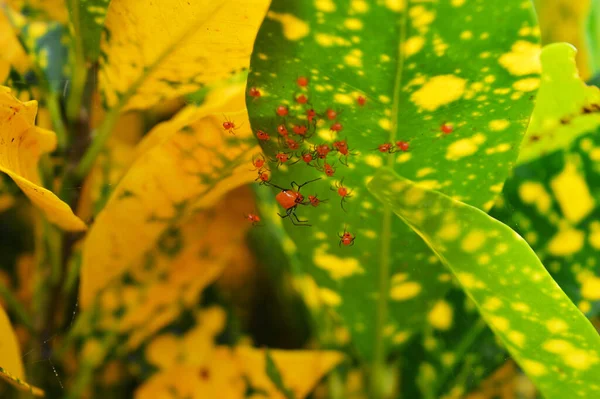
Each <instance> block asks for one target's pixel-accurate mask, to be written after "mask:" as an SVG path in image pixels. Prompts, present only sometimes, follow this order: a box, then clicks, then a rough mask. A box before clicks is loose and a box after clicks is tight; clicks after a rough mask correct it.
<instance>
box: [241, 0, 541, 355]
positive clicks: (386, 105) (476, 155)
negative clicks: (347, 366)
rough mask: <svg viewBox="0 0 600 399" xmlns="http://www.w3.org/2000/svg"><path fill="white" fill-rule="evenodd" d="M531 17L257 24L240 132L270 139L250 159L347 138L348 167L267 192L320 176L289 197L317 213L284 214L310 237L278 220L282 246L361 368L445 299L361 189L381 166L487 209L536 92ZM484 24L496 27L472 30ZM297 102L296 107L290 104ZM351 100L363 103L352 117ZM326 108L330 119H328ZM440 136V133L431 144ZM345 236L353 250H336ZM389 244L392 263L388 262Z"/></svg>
mask: <svg viewBox="0 0 600 399" xmlns="http://www.w3.org/2000/svg"><path fill="white" fill-rule="evenodd" d="M531 11H532V10H531V9H530V8H528V7H527V6H523V4H522V3H521V2H518V1H511V2H508V3H507V4H506V6H505V7H504V8H502V10H500V8H498V7H497V6H496V5H495V4H492V3H489V4H488V3H486V4H484V5H476V4H474V3H470V2H462V1H442V2H436V3H429V2H428V3H421V2H413V1H406V2H394V1H387V2H379V3H377V4H373V3H370V2H365V1H351V2H347V1H315V2H300V3H299V2H288V1H274V3H273V5H272V7H271V9H270V11H269V13H268V14H267V19H266V20H265V22H264V24H263V26H262V27H261V30H260V32H259V35H258V38H257V42H256V45H255V52H254V54H253V59H252V63H251V69H252V70H251V73H250V76H249V85H250V86H252V87H255V88H256V89H257V90H258V93H260V97H257V96H256V92H255V91H253V92H252V94H253V96H250V95H249V96H248V97H247V104H248V108H249V112H250V115H251V121H252V126H253V128H254V129H255V130H258V129H260V130H263V131H266V132H267V133H269V134H270V137H271V140H270V141H268V142H264V146H263V147H264V150H265V152H266V153H267V154H268V155H270V156H271V157H273V156H274V155H275V153H276V152H277V151H284V152H290V153H292V158H293V160H294V161H295V160H296V158H295V156H294V155H293V153H299V152H300V150H302V149H304V150H307V149H309V148H310V146H311V145H317V144H321V143H329V144H330V145H331V144H332V142H333V141H334V140H342V139H347V142H348V147H349V148H350V149H351V150H352V151H351V154H350V155H349V156H348V158H347V161H348V164H349V165H348V166H345V165H344V164H343V162H344V161H345V160H344V157H342V159H340V160H338V158H340V154H337V153H336V152H335V150H334V151H333V152H331V153H330V154H329V155H328V157H327V163H328V164H329V165H333V168H334V169H337V170H336V171H335V172H334V176H333V177H332V178H327V177H326V176H325V175H324V174H323V173H319V172H317V171H316V170H315V168H310V167H308V166H306V164H305V163H304V162H303V161H300V162H298V163H297V164H295V165H293V166H289V167H281V168H275V165H272V169H273V174H272V179H273V182H274V183H275V184H277V185H279V186H281V187H284V188H285V187H289V185H290V182H291V181H296V182H298V183H302V182H305V181H307V180H309V179H313V178H316V177H318V176H320V177H322V180H321V181H318V182H316V183H311V184H310V185H309V186H306V187H305V188H303V189H302V190H303V191H305V193H304V194H305V195H308V194H311V195H314V194H318V196H319V198H322V199H328V200H329V202H327V203H322V204H321V205H319V207H317V208H313V207H301V209H299V210H298V213H299V214H300V216H301V218H303V219H308V220H309V221H310V223H311V224H312V225H313V227H312V228H306V227H302V228H296V227H295V226H292V225H291V224H290V223H287V221H286V223H287V225H286V226H289V227H286V229H287V230H288V233H289V235H290V237H291V239H292V241H293V242H294V243H295V245H289V246H288V247H289V249H290V252H295V253H296V254H297V255H298V257H299V258H300V260H301V264H302V266H303V267H304V270H305V272H306V273H308V274H310V278H311V279H314V281H315V282H316V286H317V287H319V288H323V289H326V290H327V292H329V293H330V296H329V299H330V300H329V302H330V303H332V304H334V305H333V306H332V308H334V309H335V311H336V312H337V313H339V314H340V315H341V317H342V318H343V319H344V321H345V323H346V326H347V327H348V328H349V329H350V330H351V331H352V336H353V338H354V341H355V343H356V344H357V346H358V348H359V351H360V353H361V354H363V355H365V356H371V355H372V353H373V350H374V349H373V343H374V342H377V340H376V339H375V338H374V337H375V334H376V333H375V331H376V330H378V331H379V335H385V340H386V341H387V343H386V344H391V345H397V344H402V343H404V342H406V340H407V339H408V337H409V336H410V335H411V334H412V333H413V332H415V331H416V330H418V329H419V328H420V327H421V326H422V325H423V323H424V322H425V320H424V319H425V314H426V313H427V310H428V309H429V308H430V307H431V306H432V305H433V303H434V302H435V301H436V300H437V299H439V298H440V297H441V296H442V295H443V293H444V291H445V289H446V288H447V287H448V286H449V284H448V280H444V279H443V277H440V273H442V269H441V265H440V264H439V263H438V261H437V258H436V257H435V256H434V255H433V254H432V253H431V251H430V250H429V249H427V247H426V246H425V245H424V244H423V243H421V242H420V240H419V239H418V237H417V236H416V235H415V234H414V233H412V232H411V231H410V229H408V228H406V226H404V225H403V224H402V223H401V222H399V221H397V220H396V219H393V218H392V216H391V212H389V211H386V210H385V209H382V208H381V207H378V206H377V205H376V202H375V200H374V198H373V197H371V196H370V195H369V194H368V192H367V191H366V188H365V185H364V184H365V180H366V179H367V178H368V176H370V175H372V173H373V172H374V171H375V170H376V169H378V168H379V167H381V166H382V165H388V166H393V167H395V168H397V169H401V170H402V171H403V174H405V175H406V176H409V177H410V178H412V179H415V180H417V181H421V182H422V183H423V184H427V185H428V186H429V187H432V188H437V189H440V190H442V191H443V192H445V193H447V194H448V195H451V196H453V197H455V198H460V199H461V200H464V201H466V202H468V203H470V204H473V205H475V206H477V207H480V208H486V209H487V208H489V207H491V205H492V203H493V201H492V200H493V198H494V197H495V196H496V195H497V194H498V193H499V192H500V190H501V184H502V182H503V181H504V179H505V178H506V176H507V174H508V170H509V168H510V165H511V163H512V162H513V161H514V159H515V158H516V154H517V150H518V144H519V143H520V140H521V138H522V135H523V133H524V130H525V125H526V123H527V121H528V117H529V114H530V112H531V109H532V106H533V105H532V99H533V95H534V94H535V89H536V87H537V84H538V83H539V79H538V72H539V60H538V58H537V57H538V54H539V48H538V47H537V44H536V43H537V34H538V32H537V27H536V26H535V25H534V22H533V18H532V14H531ZM500 15H501V18H500ZM490 19H497V21H498V23H495V24H489V23H486V22H485V21H489V20H490ZM520 28H523V29H520ZM399 49H400V51H399ZM300 76H303V77H306V78H307V80H308V85H307V86H306V88H303V87H299V86H298V85H297V84H296V81H297V78H298V77H300ZM300 94H303V95H304V96H305V97H306V98H307V100H308V102H307V103H306V104H305V105H302V104H301V103H299V102H298V101H297V98H298V96H300ZM359 97H363V99H366V103H365V104H364V105H362V106H361V105H360V104H358V100H359ZM361 101H362V100H361ZM279 105H283V106H286V107H287V108H288V112H289V113H288V115H287V116H285V117H280V116H278V114H277V113H276V109H277V107H278V106H279ZM311 108H312V109H314V110H315V111H316V113H317V114H318V115H317V116H316V117H315V118H316V119H318V120H319V121H318V122H317V124H316V128H315V130H316V132H315V134H314V135H313V137H312V138H311V139H308V140H307V141H306V142H305V143H303V144H302V146H301V148H300V149H299V150H298V151H290V149H289V148H288V146H286V142H285V140H284V139H279V140H278V137H279V134H278V133H277V127H278V125H279V124H282V123H283V124H285V125H286V128H287V130H288V131H289V135H290V136H289V137H290V138H293V139H294V140H295V141H300V140H301V138H300V137H299V136H294V135H293V133H292V132H293V125H306V124H308V122H307V116H306V112H307V111H308V110H309V109H311ZM327 109H332V110H333V111H336V113H337V117H336V118H334V119H333V120H330V119H328V117H327V116H326V115H325V112H326V110H327ZM336 121H337V122H339V123H340V124H341V125H342V129H343V130H341V131H340V132H339V133H337V134H335V133H333V132H332V131H331V130H330V128H331V127H332V125H333V124H334V122H336ZM444 123H447V124H448V126H451V127H452V132H451V133H450V134H444V133H443V132H442V131H441V125H442V124H444ZM336 128H337V127H336ZM312 130H313V128H312V126H311V127H310V133H312ZM399 140H402V141H405V142H407V143H408V144H409V149H408V150H407V151H405V152H403V151H398V152H396V153H393V154H388V153H380V152H378V151H377V147H378V146H379V145H381V144H384V143H390V144H391V145H392V146H394V148H396V147H395V146H396V142H397V141H399ZM292 145H293V144H292ZM323 163H324V161H320V167H321V168H323V167H324V165H323ZM334 163H335V164H334ZM312 164H313V165H315V163H314V162H313V163H312ZM342 178H343V179H344V185H345V186H346V187H348V188H349V189H350V190H352V197H350V198H349V199H348V201H347V202H346V204H345V208H346V210H347V212H343V211H342V209H340V197H339V196H338V193H337V192H335V191H334V192H332V191H330V188H331V187H332V186H334V185H335V184H337V183H339V182H340V181H341V179H342ZM265 189H266V190H270V189H269V188H265ZM273 194H275V192H273ZM273 213H275V210H274V209H273ZM345 227H346V228H347V229H348V230H349V231H350V232H351V233H352V234H356V236H357V239H356V241H355V245H354V246H352V247H344V248H340V247H339V246H338V241H339V238H338V235H339V234H341V233H342V231H343V230H344V228H345ZM393 242H399V243H401V244H399V245H401V247H403V248H406V250H404V251H396V252H391V251H390V248H391V246H392V245H393V244H392V243H393ZM381 273H382V274H383V276H384V277H382V278H380V274H381ZM388 275H389V276H391V284H392V286H391V287H388ZM299 277H302V276H299ZM382 291H383V292H388V291H390V295H391V304H390V311H389V316H390V317H389V318H388V317H387V316H388V315H387V314H386V311H385V309H386V307H385V303H383V304H382V305H380V306H379V307H377V298H378V297H379V296H380V295H386V294H384V293H382ZM380 302H385V301H380ZM377 308H378V309H380V311H379V312H377V311H376V309H377ZM376 315H378V316H376ZM377 318H378V321H376V319H377ZM384 330H385V334H383V331H384Z"/></svg>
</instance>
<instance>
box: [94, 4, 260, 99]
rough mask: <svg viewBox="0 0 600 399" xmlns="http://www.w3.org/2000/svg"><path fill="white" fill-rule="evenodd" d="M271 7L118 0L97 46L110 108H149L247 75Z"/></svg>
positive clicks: (103, 83) (113, 5) (111, 8)
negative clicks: (241, 73) (237, 75)
mask: <svg viewBox="0 0 600 399" xmlns="http://www.w3.org/2000/svg"><path fill="white" fill-rule="evenodd" d="M268 4H269V0H252V1H242V0H219V1H212V0H190V1H186V2H175V3H173V2H172V1H170V0H157V1H153V2H152V3H150V4H148V3H144V2H139V1H137V0H113V1H112V2H111V4H110V7H109V9H108V14H107V15H106V22H105V29H106V30H105V33H104V34H103V35H102V43H101V46H100V51H101V57H100V71H99V76H98V78H99V84H100V87H101V89H102V93H103V94H104V99H105V103H106V105H107V107H108V108H113V107H125V108H127V109H131V108H148V107H150V106H152V105H155V104H157V103H158V102H160V101H162V100H165V99H169V98H173V97H177V96H181V95H183V94H187V93H191V92H194V91H197V90H198V89H199V88H201V87H202V86H204V85H207V84H210V83H214V82H217V81H219V80H221V79H224V78H227V77H229V76H230V75H231V74H233V73H235V72H238V71H240V70H242V69H245V68H247V67H248V63H249V57H250V53H251V52H252V44H253V42H254V38H255V36H256V32H257V30H258V27H259V25H260V22H261V21H262V18H263V17H264V13H265V12H266V9H267V7H268Z"/></svg>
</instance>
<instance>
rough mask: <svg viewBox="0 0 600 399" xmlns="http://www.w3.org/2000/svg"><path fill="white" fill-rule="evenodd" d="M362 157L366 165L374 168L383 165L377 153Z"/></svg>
mask: <svg viewBox="0 0 600 399" xmlns="http://www.w3.org/2000/svg"><path fill="white" fill-rule="evenodd" d="M363 159H364V161H365V163H366V164H367V165H369V166H372V167H374V168H379V167H381V166H382V165H383V160H382V159H381V157H380V156H379V155H374V154H370V155H365V157H364V158H363Z"/></svg>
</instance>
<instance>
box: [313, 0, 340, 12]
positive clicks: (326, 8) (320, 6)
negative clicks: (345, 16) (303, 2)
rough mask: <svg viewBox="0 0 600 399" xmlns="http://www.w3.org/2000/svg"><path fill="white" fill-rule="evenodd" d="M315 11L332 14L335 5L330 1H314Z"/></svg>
mask: <svg viewBox="0 0 600 399" xmlns="http://www.w3.org/2000/svg"><path fill="white" fill-rule="evenodd" d="M315 6H316V7H317V10H319V11H323V12H334V11H335V10H336V7H335V3H334V2H333V1H332V0H315Z"/></svg>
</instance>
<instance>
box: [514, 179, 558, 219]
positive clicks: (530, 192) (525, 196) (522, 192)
mask: <svg viewBox="0 0 600 399" xmlns="http://www.w3.org/2000/svg"><path fill="white" fill-rule="evenodd" d="M519 197H521V200H522V201H523V202H524V203H526V204H535V206H536V207H537V209H538V211H539V212H540V213H542V214H545V213H546V212H548V210H550V206H551V205H552V198H551V197H550V194H548V192H546V189H545V188H544V186H543V185H542V184H541V183H538V182H530V181H527V182H524V183H522V184H521V185H520V186H519Z"/></svg>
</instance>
